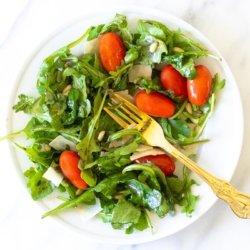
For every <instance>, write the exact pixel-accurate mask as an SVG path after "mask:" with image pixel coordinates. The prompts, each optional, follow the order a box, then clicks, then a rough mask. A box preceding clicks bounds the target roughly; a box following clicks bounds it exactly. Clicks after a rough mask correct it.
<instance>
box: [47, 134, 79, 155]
mask: <svg viewBox="0 0 250 250" xmlns="http://www.w3.org/2000/svg"><path fill="white" fill-rule="evenodd" d="M49 145H50V146H51V147H52V148H54V149H56V150H65V149H66V147H67V146H68V147H69V149H70V150H72V151H75V152H77V149H76V145H75V143H74V142H72V141H70V140H68V139H65V138H64V137H63V136H61V135H58V136H57V137H56V138H55V139H54V140H53V141H52V142H50V143H49Z"/></svg>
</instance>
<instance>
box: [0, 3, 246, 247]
mask: <svg viewBox="0 0 250 250" xmlns="http://www.w3.org/2000/svg"><path fill="white" fill-rule="evenodd" d="M117 2H118V1H113V0H106V1H105V2H104V1H101V0H92V1H83V0H71V1H69V0H50V1H42V0H8V1H3V0H0V9H1V15H0V72H1V73H0V83H1V91H0V107H1V114H0V117H1V120H0V131H1V135H2V134H3V133H4V131H6V112H7V107H8V98H9V94H10V93H9V92H10V90H9V89H10V88H11V86H12V85H13V83H14V82H15V79H16V77H17V75H16V74H17V72H16V69H20V68H21V67H22V65H23V64H24V63H25V61H26V60H27V54H29V53H30V52H31V51H32V50H34V49H35V48H36V47H37V45H38V44H40V42H41V41H42V40H44V39H45V38H46V37H47V36H48V35H49V34H52V33H53V32H55V31H56V30H57V29H58V28H59V27H61V26H62V25H63V24H65V23H67V22H69V21H70V20H72V19H73V18H75V17H77V16H80V15H84V14H86V13H88V12H89V11H90V10H93V9H95V8H96V7H97V6H98V8H103V9H105V8H108V6H115V5H117ZM133 4H135V5H143V6H146V7H150V8H155V9H159V10H161V11H164V12H166V13H170V14H173V15H175V16H177V17H179V18H181V19H183V20H184V21H186V22H188V23H189V24H191V25H192V26H194V27H195V28H196V29H198V30H199V31H200V32H202V33H203V34H204V35H205V36H206V37H207V38H208V39H209V40H210V41H211V42H212V43H213V44H214V45H215V47H216V48H217V49H218V50H219V51H220V52H221V54H222V55H223V57H224V58H225V60H226V61H227V63H228V65H229V67H230V69H231V71H232V73H233V75H234V77H235V80H236V82H237V85H238V88H239V92H240V96H241V100H242V106H243V112H244V138H243V145H242V150H241V154H240V158H239V161H238V165H237V168H236V170H235V173H234V175H233V178H232V180H231V183H232V184H233V185H234V186H235V187H236V188H237V189H238V190H241V191H243V192H246V193H250V181H249V180H250V153H249V150H250V112H249V108H250V84H249V79H250V70H249V69H250V49H249V44H250V16H249V1H248V0H241V1H237V0H220V1H214V0H200V1H192V0H185V1H181V0H175V1H169V0H154V1H146V0H137V1H136V0H134V1H133V0H126V5H133ZM232 119H234V117H232ZM232 143H233V142H232ZM0 147H1V152H4V150H6V144H5V143H4V142H1V145H0ZM1 156H2V163H1V177H0V190H1V196H0V198H1V205H0V248H1V249H26V250H29V249H37V250H40V249H46V250H48V249H74V248H79V247H81V248H85V249H88V250H92V249H98V250H99V249H102V250H105V249H108V250H118V249H119V250H132V249H133V250H135V249H138V250H142V249H143V250H146V249H152V248H155V249H156V248H157V249H168V250H170V249H178V250H179V249H185V250H189V249H190V250H191V249H192V250H194V249H246V248H247V246H248V245H249V232H250V223H249V221H248V220H243V219H239V218H238V217H236V216H235V215H234V213H233V212H232V211H231V209H230V208H229V206H228V205H227V204H226V203H224V202H223V201H221V200H218V201H217V202H216V203H215V204H214V206H212V208H211V209H210V210H209V211H208V212H207V213H206V214H205V215H203V216H202V217H201V218H199V219H198V220H197V221H195V222H194V223H193V224H191V225H190V226H188V227H186V228H184V229H183V230H181V231H179V232H177V233H175V234H173V235H170V236H168V237H165V238H163V239H160V240H156V241H153V242H149V243H144V244H138V245H113V244H112V245H111V244H104V243H99V242H93V241H91V240H89V239H86V238H81V237H79V235H76V234H74V233H72V232H69V231H68V230H66V229H65V228H62V227H61V226H60V225H58V224H57V223H55V222H54V221H53V220H50V219H48V220H43V221H42V222H41V219H40V210H39V209H36V208H34V207H36V206H34V204H33V201H32V200H31V199H30V197H29V196H28V195H27V193H26V191H25V190H24V188H23V187H21V183H20V182H19V180H18V177H17V176H16V174H15V173H14V169H13V166H9V165H7V166H6V164H5V163H4V157H5V155H4V153H1ZM218 167H219V166H218Z"/></svg>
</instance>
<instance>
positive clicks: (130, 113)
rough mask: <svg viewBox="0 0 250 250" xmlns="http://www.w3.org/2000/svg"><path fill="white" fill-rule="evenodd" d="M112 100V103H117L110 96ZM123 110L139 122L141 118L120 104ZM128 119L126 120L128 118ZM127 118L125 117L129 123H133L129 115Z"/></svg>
mask: <svg viewBox="0 0 250 250" xmlns="http://www.w3.org/2000/svg"><path fill="white" fill-rule="evenodd" d="M112 101H113V102H114V103H116V104H118V102H117V101H116V100H115V99H113V98H112ZM120 108H121V109H122V110H123V111H124V112H126V113H127V114H128V115H130V117H131V118H132V119H134V121H136V122H141V119H139V118H138V117H137V116H135V115H134V114H133V113H132V112H130V111H129V110H128V109H126V108H125V107H124V106H121V107H120ZM126 117H127V116H126ZM127 118H128V119H129V120H130V121H129V120H128V119H127ZM127 118H125V119H126V120H127V121H129V122H131V123H134V121H132V120H131V119H130V118H129V117H127Z"/></svg>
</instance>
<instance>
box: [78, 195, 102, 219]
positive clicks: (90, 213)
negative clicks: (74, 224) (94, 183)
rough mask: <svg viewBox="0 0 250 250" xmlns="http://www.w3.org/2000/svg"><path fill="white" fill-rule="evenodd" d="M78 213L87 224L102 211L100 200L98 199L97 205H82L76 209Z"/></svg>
mask: <svg viewBox="0 0 250 250" xmlns="http://www.w3.org/2000/svg"><path fill="white" fill-rule="evenodd" d="M76 211H77V212H78V214H79V215H80V216H81V219H82V220H83V221H84V222H86V221H88V220H90V219H92V218H93V217H94V216H95V215H97V214H98V213H99V212H101V211H102V207H101V203H100V200H99V199H96V203H95V205H85V204H80V205H78V206H77V207H76Z"/></svg>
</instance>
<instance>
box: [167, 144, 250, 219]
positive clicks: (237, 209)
mask: <svg viewBox="0 0 250 250" xmlns="http://www.w3.org/2000/svg"><path fill="white" fill-rule="evenodd" d="M163 149H165V150H166V151H167V152H169V153H170V154H171V155H173V156H174V157H175V158H176V159H178V160H179V161H180V162H181V163H183V164H184V165H185V166H187V167H188V168H189V169H190V170H192V171H193V172H194V173H196V174H197V175H198V176H199V177H200V178H201V179H202V180H203V181H205V182H206V183H207V184H208V185H209V186H210V187H211V188H212V190H213V192H214V193H215V194H216V195H217V196H218V197H219V198H220V199H222V200H224V201H226V202H227V203H228V204H229V205H230V207H231V209H232V210H233V212H234V213H235V214H236V215H237V216H239V217H240V218H244V219H249V218H250V195H248V194H245V193H242V192H240V191H238V190H236V189H235V188H234V187H233V186H232V185H231V184H230V183H229V182H228V181H225V180H222V179H219V178H217V177H215V176H213V175H211V174H210V173H208V172H207V171H206V170H204V169H203V168H201V167H200V166H199V165H197V164H196V163H195V162H193V161H192V160H191V159H190V158H188V157H187V156H186V155H184V154H182V153H181V152H180V151H178V150H177V149H176V148H174V147H173V148H171V150H170V148H169V145H166V147H163Z"/></svg>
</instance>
